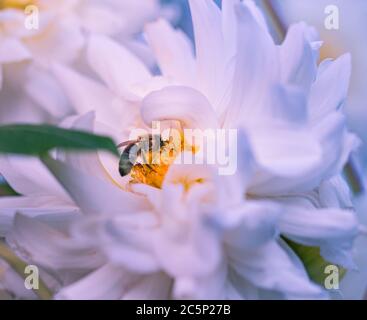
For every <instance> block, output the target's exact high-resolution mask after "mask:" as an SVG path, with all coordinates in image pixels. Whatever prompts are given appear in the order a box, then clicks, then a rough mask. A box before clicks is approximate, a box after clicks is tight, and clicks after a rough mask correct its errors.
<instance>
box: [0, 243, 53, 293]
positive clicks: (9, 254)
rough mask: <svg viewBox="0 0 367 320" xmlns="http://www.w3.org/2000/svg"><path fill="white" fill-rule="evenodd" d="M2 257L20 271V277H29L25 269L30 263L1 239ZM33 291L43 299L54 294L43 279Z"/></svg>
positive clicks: (0, 255) (0, 253)
mask: <svg viewBox="0 0 367 320" xmlns="http://www.w3.org/2000/svg"><path fill="white" fill-rule="evenodd" d="M0 258H2V259H3V260H4V261H6V262H7V263H8V264H9V266H11V267H12V269H13V270H14V271H15V272H16V273H18V275H19V276H20V277H22V278H23V279H25V278H26V277H27V275H26V274H25V272H24V271H25V269H26V267H27V266H28V264H27V263H26V262H24V261H23V260H22V259H20V258H19V257H18V256H17V255H15V254H14V253H13V251H11V250H10V248H9V247H8V246H6V245H5V243H4V242H3V241H0ZM33 291H34V292H35V294H37V296H38V297H39V298H40V299H42V300H51V299H52V296H53V294H52V292H51V290H50V289H49V288H48V287H47V286H46V284H45V283H44V282H43V281H42V279H39V283H38V289H37V290H36V289H35V290H33Z"/></svg>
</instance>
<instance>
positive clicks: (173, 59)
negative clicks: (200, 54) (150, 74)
mask: <svg viewBox="0 0 367 320" xmlns="http://www.w3.org/2000/svg"><path fill="white" fill-rule="evenodd" d="M145 34H146V37H147V40H148V43H149V44H150V46H151V47H152V49H153V51H154V54H155V56H156V58H157V60H158V64H159V67H160V69H161V71H162V74H163V75H164V76H165V77H168V78H173V79H175V80H177V81H178V82H179V83H181V84H184V85H188V84H193V83H194V80H195V78H194V76H195V74H194V73H195V60H194V55H193V48H192V44H191V42H190V40H189V39H188V38H187V36H186V35H185V34H184V33H183V32H182V31H180V30H174V29H173V27H172V26H170V25H169V24H168V23H167V22H166V21H165V20H163V19H161V20H158V21H157V22H154V23H150V24H148V25H147V26H146V27H145Z"/></svg>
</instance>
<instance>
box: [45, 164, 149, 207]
mask: <svg viewBox="0 0 367 320" xmlns="http://www.w3.org/2000/svg"><path fill="white" fill-rule="evenodd" d="M44 162H45V163H46V164H47V166H48V168H49V169H50V171H51V172H52V173H53V174H54V175H55V177H56V178H57V179H58V181H59V182H60V183H61V184H62V185H63V186H64V188H65V190H67V192H68V193H69V195H70V197H72V198H73V200H74V201H75V203H76V204H77V205H79V206H80V208H82V210H83V211H84V212H85V213H97V214H98V213H121V214H122V213H124V212H131V211H135V210H139V209H142V208H143V209H144V207H145V206H144V204H145V203H144V201H142V199H141V198H140V197H138V196H135V195H133V194H131V193H128V192H126V191H124V190H122V189H120V188H119V187H118V186H116V185H114V184H113V182H112V181H109V180H108V177H106V179H100V178H97V177H93V176H91V175H89V174H87V173H85V172H83V171H81V170H79V169H77V168H73V167H71V166H68V165H66V164H64V163H62V162H60V161H56V160H52V159H46V160H44Z"/></svg>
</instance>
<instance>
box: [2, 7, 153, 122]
mask: <svg viewBox="0 0 367 320" xmlns="http://www.w3.org/2000/svg"><path fill="white" fill-rule="evenodd" d="M159 13H160V6H159V1H158V0H139V1H126V0H123V1H121V0H63V1H58V0H2V1H0V88H2V90H1V91H0V104H1V106H0V122H1V123H9V122H39V121H52V120H54V119H55V118H56V119H58V118H60V117H62V116H65V115H66V114H68V112H70V109H69V108H68V106H67V104H66V101H65V97H63V96H62V92H61V91H60V89H59V88H58V86H57V85H56V84H55V83H54V81H53V78H52V77H50V75H49V73H48V69H49V66H50V65H51V64H52V63H55V62H60V63H67V64H69V63H72V62H75V61H76V60H77V59H78V58H79V57H80V54H81V50H82V48H83V47H84V44H85V40H86V38H87V36H88V35H90V34H96V33H98V34H105V35H109V36H115V37H118V38H119V39H121V41H123V42H124V43H125V44H126V45H128V46H129V47H131V48H132V49H133V50H135V51H136V52H138V53H141V54H146V53H145V51H146V49H145V48H143V45H142V44H141V43H140V42H139V41H137V39H135V35H136V34H137V33H138V32H140V31H141V29H142V27H143V25H144V23H145V22H146V21H150V20H152V19H154V18H156V17H157V16H158V14H159Z"/></svg>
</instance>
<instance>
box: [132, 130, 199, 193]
mask: <svg viewBox="0 0 367 320" xmlns="http://www.w3.org/2000/svg"><path fill="white" fill-rule="evenodd" d="M183 151H190V152H193V153H195V152H196V148H195V147H194V146H191V145H189V144H186V143H185V141H184V138H183V137H181V140H180V141H178V142H177V141H176V142H175V141H174V140H173V139H169V141H164V142H163V143H162V146H161V148H160V150H159V152H153V151H149V152H146V154H145V159H144V160H145V161H144V162H143V163H137V164H135V165H134V166H133V168H132V169H131V172H130V176H131V181H130V183H143V184H147V185H150V186H152V187H155V188H161V187H162V184H163V180H164V178H165V176H166V173H167V171H168V169H169V167H170V165H171V164H173V163H174V161H175V159H176V157H177V156H178V155H179V154H180V153H181V152H183ZM185 188H186V187H185Z"/></svg>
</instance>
